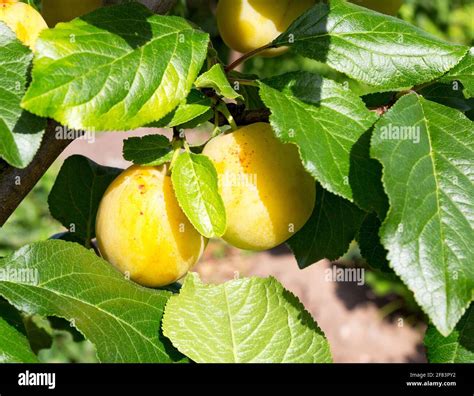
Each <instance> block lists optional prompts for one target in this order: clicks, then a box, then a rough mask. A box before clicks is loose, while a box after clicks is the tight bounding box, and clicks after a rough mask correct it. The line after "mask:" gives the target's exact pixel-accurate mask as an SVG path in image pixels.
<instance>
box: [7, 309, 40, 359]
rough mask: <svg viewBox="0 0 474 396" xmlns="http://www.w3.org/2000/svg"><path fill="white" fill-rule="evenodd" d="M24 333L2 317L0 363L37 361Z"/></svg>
mask: <svg viewBox="0 0 474 396" xmlns="http://www.w3.org/2000/svg"><path fill="white" fill-rule="evenodd" d="M37 362H38V359H37V358H36V356H35V355H34V353H33V351H32V350H31V348H30V344H29V343H28V339H27V338H26V337H25V336H24V334H22V333H20V332H19V331H18V330H17V329H15V328H14V327H13V326H11V325H10V324H9V323H8V322H7V321H5V320H3V319H2V318H1V317H0V363H37Z"/></svg>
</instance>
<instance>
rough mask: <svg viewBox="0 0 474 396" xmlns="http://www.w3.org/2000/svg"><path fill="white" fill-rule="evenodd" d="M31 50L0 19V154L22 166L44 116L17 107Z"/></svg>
mask: <svg viewBox="0 0 474 396" xmlns="http://www.w3.org/2000/svg"><path fill="white" fill-rule="evenodd" d="M32 59H33V53H32V52H31V51H30V49H29V48H28V47H25V46H24V45H23V44H21V42H20V41H19V40H18V39H17V38H16V35H15V33H13V32H12V31H11V30H10V28H8V27H7V26H6V25H5V24H4V23H2V22H0V158H3V159H4V160H5V161H6V162H8V163H9V164H10V165H11V166H14V167H17V168H25V167H26V166H27V165H28V164H29V163H30V162H31V160H32V159H33V157H34V155H35V154H36V152H37V151H38V149H39V147H40V144H41V139H42V138H43V133H44V128H45V125H46V124H45V120H42V119H40V118H38V117H36V116H34V115H33V114H30V113H28V112H26V111H24V110H23V109H22V108H21V107H20V102H21V99H22V98H23V95H24V94H25V91H26V86H27V82H28V75H29V69H30V66H31V61H32Z"/></svg>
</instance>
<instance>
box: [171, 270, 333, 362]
mask: <svg viewBox="0 0 474 396" xmlns="http://www.w3.org/2000/svg"><path fill="white" fill-rule="evenodd" d="M163 332H164V334H165V335H166V336H167V337H168V338H169V339H170V340H171V342H172V343H173V345H174V346H175V347H176V348H178V349H179V350H180V351H181V352H182V353H184V354H185V355H186V356H189V357H190V358H191V359H192V360H193V361H195V362H197V363H205V362H215V363H330V362H331V353H330V350H329V344H328V342H327V340H326V338H325V337H324V334H323V333H322V331H321V330H320V329H319V327H318V326H317V325H316V323H314V321H313V318H312V317H311V315H310V314H309V313H308V312H307V311H306V310H305V309H304V307H303V305H302V304H301V303H300V302H299V300H298V299H297V298H296V297H295V296H294V295H293V294H291V293H290V292H289V291H287V290H285V289H284V288H283V286H282V285H281V284H280V283H279V282H278V281H277V280H276V279H274V278H267V279H261V278H246V279H237V280H233V281H229V282H226V283H224V284H222V285H217V286H215V285H205V284H203V283H201V281H200V279H199V277H198V275H196V274H189V275H188V276H187V277H186V280H185V282H184V285H183V287H182V289H181V292H180V294H179V295H177V296H174V297H171V298H170V300H169V301H168V304H167V305H166V311H165V316H164V319H163Z"/></svg>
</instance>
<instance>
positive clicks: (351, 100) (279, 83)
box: [260, 72, 377, 201]
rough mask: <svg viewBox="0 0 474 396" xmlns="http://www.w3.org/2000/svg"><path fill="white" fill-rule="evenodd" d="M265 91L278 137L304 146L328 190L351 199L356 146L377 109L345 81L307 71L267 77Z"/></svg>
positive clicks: (312, 170) (305, 157)
mask: <svg viewBox="0 0 474 396" xmlns="http://www.w3.org/2000/svg"><path fill="white" fill-rule="evenodd" d="M260 96H261V97H262V99H263V101H264V103H265V105H266V106H267V107H268V108H269V109H270V110H271V112H272V115H271V116H270V123H271V125H272V127H273V130H274V131H275V133H276V135H277V137H278V138H279V139H280V140H282V141H283V142H285V143H295V144H296V145H297V146H298V147H299V149H300V155H301V158H302V160H303V165H304V166H305V168H306V169H307V170H308V172H310V173H311V174H312V175H313V176H314V177H315V178H316V179H317V180H318V181H319V182H320V183H321V185H322V186H323V187H324V188H325V189H326V190H328V191H331V192H332V193H334V194H337V195H340V196H342V197H344V198H347V199H348V200H351V201H352V199H353V196H352V191H351V187H350V185H349V168H350V152H351V148H352V146H353V145H354V144H355V143H356V142H357V140H358V139H359V138H360V137H361V135H362V134H363V133H364V132H365V131H366V130H367V129H369V128H370V127H371V126H372V125H373V123H374V122H375V121H376V119H377V116H376V114H375V113H373V112H371V111H369V110H368V109H367V108H366V107H365V106H364V103H363V102H362V100H361V99H360V98H359V97H358V96H356V95H355V94H353V93H352V92H351V91H349V90H347V89H345V88H344V87H343V86H342V85H339V84H337V83H335V82H334V81H332V80H328V79H324V78H321V77H320V76H318V75H315V74H311V73H306V72H297V73H288V74H284V75H282V76H279V77H275V78H272V79H268V80H264V81H263V82H262V83H261V87H260Z"/></svg>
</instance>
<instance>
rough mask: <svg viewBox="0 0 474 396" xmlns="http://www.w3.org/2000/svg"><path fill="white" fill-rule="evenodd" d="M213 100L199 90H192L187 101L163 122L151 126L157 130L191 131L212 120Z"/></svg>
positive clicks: (162, 120)
mask: <svg viewBox="0 0 474 396" xmlns="http://www.w3.org/2000/svg"><path fill="white" fill-rule="evenodd" d="M211 105H212V103H211V99H210V98H208V97H207V96H206V95H204V94H203V93H202V92H200V91H198V90H197V89H192V90H191V92H190V93H189V95H188V97H187V98H186V101H185V102H184V103H181V104H180V105H179V106H178V107H177V108H176V109H175V110H174V111H173V112H171V113H169V114H168V115H167V116H166V117H164V118H162V119H161V120H159V121H157V122H154V123H152V124H150V126H152V127H155V128H165V127H166V128H173V127H178V128H183V129H191V128H195V127H196V126H198V125H200V124H202V123H203V122H205V121H208V120H209V119H211V118H212V114H213V112H212V108H211Z"/></svg>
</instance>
